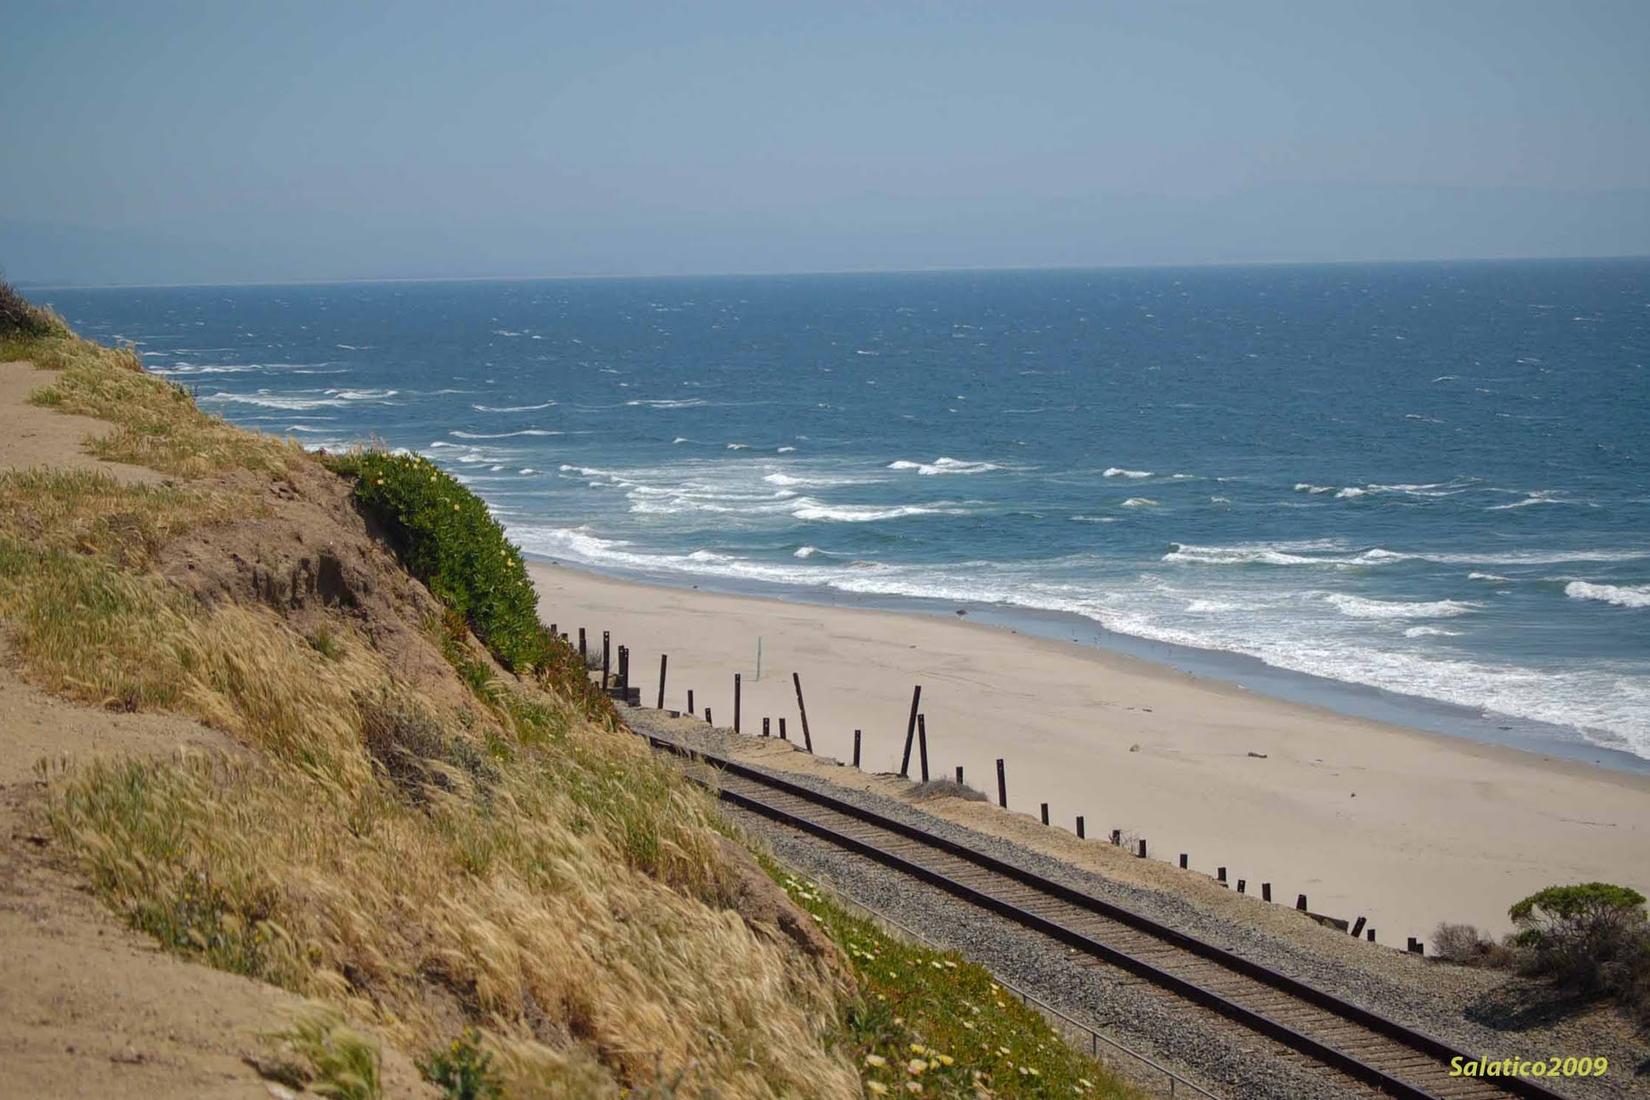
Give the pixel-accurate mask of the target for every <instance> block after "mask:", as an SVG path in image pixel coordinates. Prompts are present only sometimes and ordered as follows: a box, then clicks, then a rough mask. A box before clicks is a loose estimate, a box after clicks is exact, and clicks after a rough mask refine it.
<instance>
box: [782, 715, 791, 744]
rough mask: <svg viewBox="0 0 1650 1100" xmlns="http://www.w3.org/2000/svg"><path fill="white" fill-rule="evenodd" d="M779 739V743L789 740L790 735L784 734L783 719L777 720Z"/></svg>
mask: <svg viewBox="0 0 1650 1100" xmlns="http://www.w3.org/2000/svg"><path fill="white" fill-rule="evenodd" d="M779 739H780V740H781V741H789V740H790V739H791V738H790V735H789V734H787V733H786V732H785V719H783V718H781V719H780V720H779Z"/></svg>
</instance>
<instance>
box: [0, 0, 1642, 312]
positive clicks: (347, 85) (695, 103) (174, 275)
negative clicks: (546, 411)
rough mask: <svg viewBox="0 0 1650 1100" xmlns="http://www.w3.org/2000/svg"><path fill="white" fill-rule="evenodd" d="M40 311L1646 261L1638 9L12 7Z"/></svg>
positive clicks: (6, 147)
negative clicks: (395, 293) (476, 291)
mask: <svg viewBox="0 0 1650 1100" xmlns="http://www.w3.org/2000/svg"><path fill="white" fill-rule="evenodd" d="M0 27H3V28H4V33H3V34H0V104H3V105H4V106H3V109H0V150H3V153H0V268H3V269H4V270H5V272H6V273H7V274H8V275H9V276H10V277H12V278H14V279H18V280H32V281H79V282H101V281H117V282H175V281H239V280H281V279H302V278H339V277H377V276H392V277H399V276H440V275H455V276H456V275H508V274H578V273H590V274H630V273H675V272H724V271H816V270H835V269H877V268H922V267H938V266H1028V265H1031V266H1038V265H1107V264H1157V263H1205V262H1232V261H1273V260H1339V259H1404V258H1431V257H1456V256H1537V255H1542V256H1564V255H1604V254H1645V253H1650V0H1624V2H1620V3H1606V2H1585V0H1576V2H1566V3H1560V2H1555V0H1544V2H1540V3H1517V2H1494V3H1477V2H1467V0H1429V2H1426V3H1415V4H1408V3H1398V2H1394V0H1379V2H1359V3H1330V2H1322V0H1298V2H1296V3H1289V4H1271V3H1258V2H1242V3H1237V2H1219V3H1209V4H1202V3H1159V2H1152V3H1147V2H1140V3H1123V4H1112V3H1103V2H1099V0H1091V2H1087V3H1072V4H1049V3H1035V2H1029V0H1027V2H1014V3H1006V2H1005V3H992V4H964V3H954V4H940V3H935V4H914V3H898V2H894V0H885V2H880V3H865V4H857V3H848V2H843V0H830V2H823V0H822V2H820V3H812V4H802V3H782V2H776V0H766V2H753V3H748V4H740V3H702V4H690V3H667V2H660V3H656V4H627V3H619V2H605V3H590V4H579V5H570V4H569V5H559V4H549V3H535V4H519V5H515V4H494V3H482V2H472V3H454V2H451V0H440V2H420V0H408V2H403V3H397V4H381V5H380V4H366V3H337V2H332V0H329V2H324V3H315V4H308V3H298V2H282V3H273V2H271V3H251V2H247V3H239V2H237V3H220V2H217V0H203V2H200V3H179V4H162V3H148V2H144V0H124V2H119V3H64V2H58V3H51V4H44V3H42V4H35V3H24V2H19V0H0Z"/></svg>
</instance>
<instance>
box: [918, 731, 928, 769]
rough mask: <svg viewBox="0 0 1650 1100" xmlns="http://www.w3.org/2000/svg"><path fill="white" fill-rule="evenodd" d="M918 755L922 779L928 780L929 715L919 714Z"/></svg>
mask: <svg viewBox="0 0 1650 1100" xmlns="http://www.w3.org/2000/svg"><path fill="white" fill-rule="evenodd" d="M917 756H918V757H919V758H920V759H921V762H922V781H923V782H924V783H926V782H928V716H927V715H926V714H919V715H917Z"/></svg>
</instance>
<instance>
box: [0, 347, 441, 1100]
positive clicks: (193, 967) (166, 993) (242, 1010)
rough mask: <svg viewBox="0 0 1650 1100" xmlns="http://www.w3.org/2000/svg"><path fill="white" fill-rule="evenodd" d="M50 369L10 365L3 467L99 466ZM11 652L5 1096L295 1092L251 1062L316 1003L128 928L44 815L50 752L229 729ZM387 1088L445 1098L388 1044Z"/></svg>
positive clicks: (118, 470)
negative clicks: (93, 689)
mask: <svg viewBox="0 0 1650 1100" xmlns="http://www.w3.org/2000/svg"><path fill="white" fill-rule="evenodd" d="M50 379H51V375H49V374H45V373H43V372H40V371H37V370H35V369H34V368H33V367H32V366H30V365H28V364H23V363H8V364H0V470H5V469H12V468H18V467H27V466H36V465H49V466H54V467H58V468H96V469H100V470H105V471H107V472H109V473H111V474H113V475H114V476H115V477H117V478H121V479H126V480H134V481H144V482H152V481H160V480H162V478H161V477H160V475H159V474H156V473H155V472H154V471H152V470H147V469H141V468H138V467H132V466H124V465H119V464H115V463H106V462H101V461H99V460H97V459H94V458H91V457H90V456H88V455H86V454H85V452H84V450H83V447H82V441H83V440H84V438H85V437H86V436H87V435H88V434H93V433H97V432H103V431H107V430H108V429H109V425H107V424H106V423H104V422H102V421H98V420H91V419H87V418H84V417H73V416H63V415H61V414H58V413H55V412H51V411H49V410H46V409H37V408H34V407H33V406H30V405H27V404H26V403H25V398H26V396H27V395H28V393H29V392H30V391H32V390H34V389H37V388H39V387H40V386H43V385H46V384H47V383H49V381H50ZM13 665H14V662H13V661H12V660H11V659H10V657H9V655H7V654H5V653H4V652H0V958H4V960H5V977H4V980H3V981H0V1067H4V1068H3V1070H0V1097H18V1098H23V1097H30V1098H34V1097H45V1096H54V1097H55V1096H64V1097H68V1096H87V1097H105V1098H114V1100H120V1098H127V1097H131V1098H139V1097H144V1098H148V1097H159V1096H165V1097H211V1098H218V1097H237V1098H238V1097H264V1098H267V1097H271V1096H283V1095H291V1092H290V1091H289V1090H286V1089H285V1087H284V1086H281V1085H276V1084H274V1083H272V1082H270V1081H266V1080H264V1079H263V1078H262V1077H261V1076H260V1075H259V1073H258V1072H257V1070H255V1069H254V1068H253V1067H252V1066H251V1065H250V1064H248V1063H247V1062H246V1061H245V1060H244V1059H245V1058H248V1057H253V1058H267V1057H268V1056H269V1055H271V1054H272V1053H273V1052H274V1050H275V1047H274V1045H273V1044H272V1043H271V1042H270V1041H269V1040H267V1039H265V1038H263V1036H264V1035H266V1034H268V1033H270V1032H274V1031H279V1030H281V1029H283V1028H285V1027H287V1026H289V1025H290V1023H291V1022H292V1020H293V1018H294V1017H295V1016H296V1015H297V1014H299V1013H300V1012H301V1011H302V1010H303V1009H304V1007H305V1003H306V1002H305V1001H304V1000H303V999H302V998H300V997H297V996H294V995H293V994H290V993H287V992H284V991H282V990H279V989H276V988H275V987H273V986H269V985H265V984H262V983H258V982H254V981H251V980H249V979H246V978H241V977H237V976H235V975H233V974H227V973H224V972H222V971H217V970H212V969H210V968H208V967H205V966H200V965H197V964H194V963H190V962H186V961H184V960H182V959H180V958H177V957H176V956H173V955H170V954H167V953H165V952H164V951H162V950H161V949H160V948H159V947H158V946H156V945H155V943H154V942H153V941H152V940H151V939H150V938H149V937H147V936H144V935H141V934H139V933H137V932H134V931H132V930H130V929H128V928H126V927H125V926H124V925H123V924H121V923H120V922H119V921H118V920H117V919H116V918H115V917H114V916H113V915H112V914H111V913H110V912H109V911H108V910H107V909H105V908H103V907H102V906H101V905H100V904H99V903H98V902H97V901H96V900H95V899H94V898H93V897H92V896H91V895H90V893H89V892H88V891H87V889H86V886H85V884H84V880H83V879H82V878H81V877H80V876H78V875H76V874H75V873H74V872H73V871H72V869H71V868H69V867H66V866H64V865H63V863H62V862H61V860H60V858H59V856H58V854H57V853H56V852H55V851H54V845H53V843H52V842H51V840H50V838H49V835H48V830H47V828H46V825H45V823H44V821H43V802H44V798H43V794H44V791H43V786H42V783H41V781H40V778H39V776H38V773H37V771H36V766H37V763H38V762H39V761H41V760H49V761H59V760H71V761H85V760H87V759H90V758H92V757H94V756H99V755H105V756H107V755H122V754H123V755H148V754H170V753H174V752H178V751H189V750H197V751H199V750H223V751H229V752H234V751H237V749H236V746H235V745H234V744H233V743H232V742H230V741H229V740H228V739H227V738H226V737H225V736H224V735H222V734H220V733H218V732H216V731H214V730H211V729H208V728H206V727H204V726H201V725H199V724H197V723H195V722H191V721H187V720H184V719H181V718H174V717H168V716H165V715H145V714H124V713H113V712H108V711H102V710H96V709H92V708H88V707H82V706H77V705H74V704H71V703H66V702H63V701H61V700H58V699H55V698H52V697H49V696H47V695H45V694H44V693H42V692H40V691H38V690H37V689H35V688H34V687H32V686H30V685H28V684H27V683H25V682H24V681H23V680H22V679H21V677H20V676H19V675H18V673H17V671H16V669H15V668H14V667H13ZM383 1050H384V1061H383V1067H382V1073H383V1082H384V1088H385V1094H386V1095H388V1096H433V1095H435V1092H434V1090H433V1089H432V1088H431V1087H430V1086H429V1085H427V1084H425V1083H424V1082H423V1081H422V1080H421V1079H420V1076H419V1074H418V1072H417V1070H416V1068H415V1067H414V1066H413V1065H412V1064H411V1062H410V1061H409V1060H408V1059H407V1058H406V1057H404V1056H403V1055H400V1054H399V1053H397V1052H396V1051H395V1050H394V1049H393V1048H390V1047H388V1046H385V1047H384V1048H383Z"/></svg>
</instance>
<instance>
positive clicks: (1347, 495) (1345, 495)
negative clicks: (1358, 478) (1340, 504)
mask: <svg viewBox="0 0 1650 1100" xmlns="http://www.w3.org/2000/svg"><path fill="white" fill-rule="evenodd" d="M1367 492H1369V490H1368V489H1360V488H1359V487H1358V486H1356V485H1348V486H1347V487H1346V488H1344V489H1342V490H1340V491H1339V492H1337V493H1336V494H1335V499H1336V500H1354V499H1356V498H1358V497H1361V496H1363V495H1364V494H1365V493H1367Z"/></svg>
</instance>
